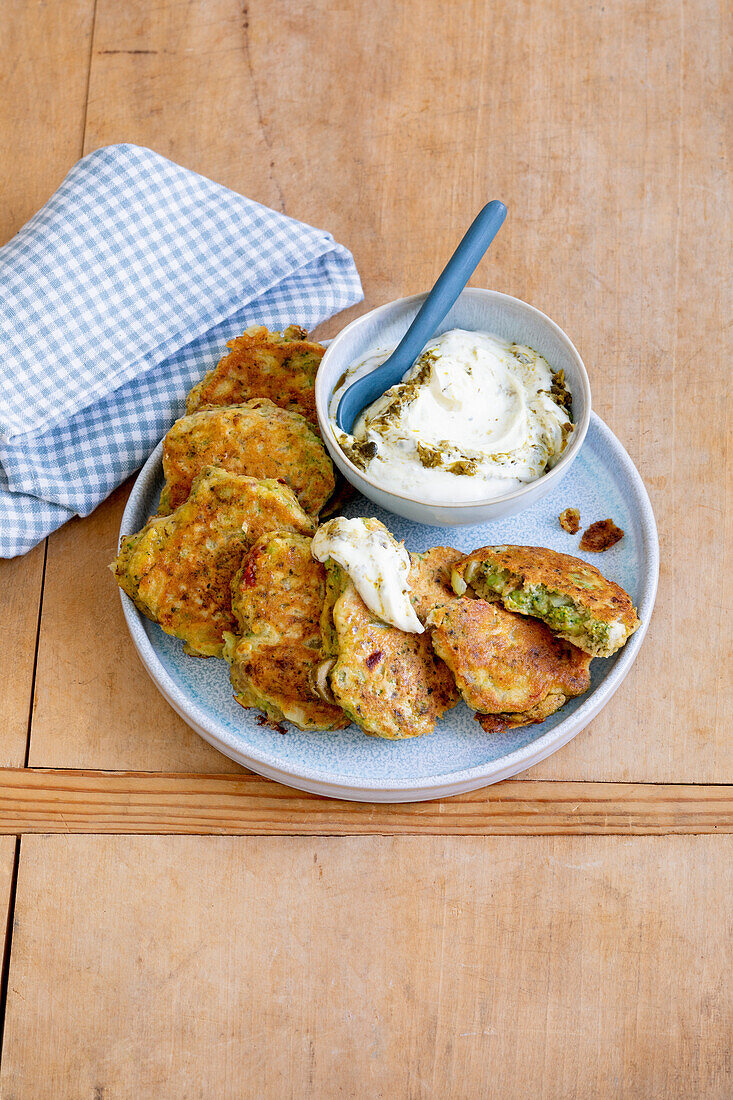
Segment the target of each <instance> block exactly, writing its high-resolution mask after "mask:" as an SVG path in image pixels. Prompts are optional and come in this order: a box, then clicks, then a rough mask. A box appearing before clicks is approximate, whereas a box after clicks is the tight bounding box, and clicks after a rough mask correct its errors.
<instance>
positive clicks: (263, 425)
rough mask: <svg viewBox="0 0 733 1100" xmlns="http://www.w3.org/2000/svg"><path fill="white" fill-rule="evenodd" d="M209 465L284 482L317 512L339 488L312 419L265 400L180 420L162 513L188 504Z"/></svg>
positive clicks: (170, 437) (167, 460)
mask: <svg viewBox="0 0 733 1100" xmlns="http://www.w3.org/2000/svg"><path fill="white" fill-rule="evenodd" d="M204 466H219V467H221V468H222V469H224V470H229V471H230V472H231V473H235V474H249V476H250V477H259V478H268V477H271V478H277V479H278V480H279V479H282V480H283V481H284V482H285V483H286V484H287V485H289V486H290V488H291V489H292V490H293V492H294V493H295V495H296V496H297V498H298V500H299V501H300V503H301V505H302V506H303V508H304V509H305V511H306V512H311V513H317V512H319V511H320V509H321V508H322V506H323V505H324V504H325V502H326V501H327V500H328V498H329V497H330V496H331V494H332V493H333V491H334V486H335V478H334V474H333V465H332V463H331V459H330V458H329V457H328V455H327V454H326V449H325V447H324V446H323V443H322V442H321V440H320V438H319V437H318V436H317V435H316V434H315V432H314V431H313V429H312V428H311V427H310V425H309V424H308V421H307V420H305V418H304V417H302V416H300V415H299V414H298V413H294V412H290V411H289V410H288V409H281V408H279V407H278V406H277V405H274V404H273V403H272V401H269V400H268V399H267V398H265V397H256V398H254V399H253V400H252V401H247V402H246V403H245V404H244V405H230V406H227V407H221V408H207V409H199V411H198V412H195V413H191V414H189V415H188V416H184V417H181V419H180V420H177V421H176V422H175V424H174V425H173V427H172V428H171V429H170V431H169V432H168V434H167V435H166V437H165V440H164V442H163V472H164V474H165V479H166V484H165V488H164V489H163V492H162V494H161V498H160V507H159V508H158V512H159V514H160V515H167V514H168V513H170V512H172V511H173V509H174V508H177V507H178V505H179V504H182V503H183V501H184V500H185V499H186V497H187V496H188V494H189V491H190V489H191V482H192V481H193V479H194V478H195V477H196V474H198V473H199V472H200V470H202V469H203V467H204Z"/></svg>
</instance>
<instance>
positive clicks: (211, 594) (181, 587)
mask: <svg viewBox="0 0 733 1100" xmlns="http://www.w3.org/2000/svg"><path fill="white" fill-rule="evenodd" d="M282 530H285V531H291V532H294V533H297V534H312V533H313V530H314V523H313V520H312V519H311V518H310V516H308V515H306V513H305V512H304V511H303V509H302V508H301V506H300V505H299V504H298V501H297V499H296V497H295V494H294V493H293V491H292V489H289V488H288V487H287V486H286V485H282V484H281V483H280V482H279V481H273V480H258V479H257V478H253V477H247V476H246V475H243V474H232V473H229V472H228V471H227V470H220V469H217V468H215V467H213V466H207V467H204V469H203V470H202V471H201V473H200V474H198V476H197V477H196V478H195V479H194V482H193V484H192V486H191V492H190V493H189V495H188V497H187V499H186V500H185V501H184V503H183V504H180V505H179V506H178V508H176V510H175V511H174V512H172V513H171V515H169V516H154V517H153V518H152V519H149V520H148V522H147V523H146V524H145V526H144V527H143V529H142V531H139V532H138V533H137V534H136V535H130V536H128V537H127V538H124V539H123V540H122V545H121V547H120V553H119V556H118V558H117V560H116V562H114V563H113V570H114V573H115V576H116V577H117V583H118V584H119V585H120V587H121V588H122V589H123V590H124V591H125V592H126V593H127V595H128V596H129V597H130V598H131V599H132V600H134V602H135V605H136V606H137V607H138V608H139V609H140V611H142V613H143V615H146V616H147V617H148V618H149V619H152V620H153V621H154V622H156V623H159V624H160V626H161V627H162V628H163V630H165V632H166V633H167V634H172V635H173V636H174V637H176V638H181V639H182V641H183V642H185V646H184V648H185V650H186V653H189V654H191V655H193V656H196V657H221V656H222V653H223V648H224V637H223V635H224V631H233V630H235V629H236V623H235V620H234V616H233V614H232V600H231V583H232V578H233V577H234V575H235V573H237V571H238V570H239V568H240V566H241V564H242V558H243V556H244V554H245V551H247V550H248V549H249V547H250V546H251V545H252V544H253V543H254V542H255V541H256V540H257V539H258V538H260V536H261V535H263V534H266V533H267V532H270V531H282Z"/></svg>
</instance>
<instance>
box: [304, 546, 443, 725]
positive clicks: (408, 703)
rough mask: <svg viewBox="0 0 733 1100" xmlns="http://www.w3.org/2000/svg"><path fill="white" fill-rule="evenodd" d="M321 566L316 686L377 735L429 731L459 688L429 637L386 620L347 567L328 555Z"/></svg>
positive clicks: (350, 716)
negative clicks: (369, 602) (361, 591)
mask: <svg viewBox="0 0 733 1100" xmlns="http://www.w3.org/2000/svg"><path fill="white" fill-rule="evenodd" d="M326 570H327V573H328V581H327V591H326V600H325V602H324V608H323V616H322V620H321V625H322V634H323V657H324V665H323V667H322V669H321V673H320V689H321V691H322V692H323V693H324V694H325V693H328V695H330V696H331V697H332V698H333V699H335V701H336V702H337V703H338V704H339V706H341V707H343V709H344V710H345V711H346V713H347V715H348V716H349V718H350V719H351V720H352V721H353V722H356V724H357V725H358V726H361V728H362V729H363V730H364V732H365V733H369V734H372V735H373V736H375V737H386V738H390V739H393V740H396V739H400V738H404V737H420V736H421V735H422V734H425V733H431V732H432V731H433V729H434V728H435V723H436V721H437V720H438V719H439V718H440V717H441V716H442V715H443V714H444V713H445V711H446V710H448V709H449V708H450V707H452V706H455V704H456V703H457V701H458V692H457V691H456V686H455V683H454V682H453V677H452V676H451V674H450V672H449V671H448V669H447V668H446V666H445V665H444V664H443V662H442V661H441V660H440V658H439V657H438V656H437V654H436V653H435V651H434V650H433V647H432V645H431V644H430V637H429V635H428V634H427V633H425V634H406V633H404V632H403V631H402V630H398V629H397V628H396V627H394V626H390V625H389V624H387V623H385V622H383V621H382V620H381V619H379V618H377V616H376V615H374V614H372V612H371V611H369V609H368V608H367V606H366V604H365V603H364V601H363V600H362V598H361V596H360V595H359V593H358V592H357V590H356V588H355V586H354V584H353V582H352V581H351V580H350V578H349V576H348V574H347V573H346V572H345V571H343V570H342V569H341V568H340V567H339V566H338V565H336V564H334V563H333V562H331V561H329V562H327V564H326Z"/></svg>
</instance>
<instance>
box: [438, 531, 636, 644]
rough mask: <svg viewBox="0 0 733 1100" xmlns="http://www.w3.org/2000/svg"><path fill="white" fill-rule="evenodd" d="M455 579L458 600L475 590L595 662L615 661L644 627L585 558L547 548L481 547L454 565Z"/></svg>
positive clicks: (618, 592) (623, 594) (626, 598)
mask: <svg viewBox="0 0 733 1100" xmlns="http://www.w3.org/2000/svg"><path fill="white" fill-rule="evenodd" d="M451 580H452V584H453V589H454V591H455V592H457V593H458V595H462V594H463V593H464V592H466V590H467V588H468V587H469V586H470V587H471V588H472V589H473V591H474V592H475V593H476V594H477V595H478V596H480V597H483V599H485V600H498V601H500V602H501V603H503V605H504V607H505V608H506V609H507V610H508V611H516V612H519V614H521V615H530V616H534V617H535V618H537V619H541V620H542V622H544V623H546V625H547V626H548V627H549V628H550V629H551V630H552V632H553V633H554V634H557V635H558V637H560V638H564V639H565V640H566V641H569V642H572V643H573V645H575V646H577V647H578V648H579V649H582V650H583V651H584V652H585V653H589V654H591V656H594V657H610V656H611V655H612V654H613V653H615V652H616V651H617V650H618V649H620V648H621V646H622V645H624V643H625V642H626V640H627V638H629V636H630V635H631V634H633V633H634V631H635V630H636V629H637V627H638V626H639V620H638V618H637V616H636V611H635V610H634V606H633V604H632V602H631V600H630V598H629V596H628V595H627V594H626V592H624V590H623V588H621V587H620V586H619V585H618V584H616V583H615V582H614V581H609V580H607V579H606V578H605V577H604V576H603V575H602V574H601V573H599V572H598V570H597V569H596V568H595V566H593V565H588V564H587V562H584V561H582V560H581V559H580V558H573V557H571V556H570V555H569V554H559V553H557V552H556V551H555V550H548V549H546V548H545V547H542V546H484V547H481V548H480V549H478V550H474V551H473V552H472V553H470V554H468V555H466V557H464V558H463V559H462V560H461V561H459V562H458V563H457V564H456V565H454V566H453V570H452V575H451Z"/></svg>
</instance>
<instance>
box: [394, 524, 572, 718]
mask: <svg viewBox="0 0 733 1100" xmlns="http://www.w3.org/2000/svg"><path fill="white" fill-rule="evenodd" d="M462 558H463V555H462V554H461V553H460V552H459V551H457V550H452V549H450V548H448V547H443V546H439V547H435V548H434V549H433V550H428V551H427V553H425V554H415V555H413V556H412V569H411V570H410V584H411V586H412V589H413V604H414V606H415V610H416V611H417V614H418V615H419V617H420V618H421V620H422V621H424V622H425V625H426V627H427V629H428V630H429V631H430V634H431V639H432V644H433V647H434V649H435V651H436V653H437V654H438V656H439V657H441V658H442V660H443V661H444V662H445V664H446V665H447V666H448V668H449V669H450V670H451V672H452V673H453V676H454V678H455V681H456V684H457V686H458V690H459V691H460V693H461V695H462V697H463V699H464V700H465V702H466V705H467V706H469V707H470V708H471V709H472V710H475V711H476V712H477V714H476V717H477V719H478V721H479V722H480V723H481V725H482V727H483V728H484V729H485V730H486V731H487V732H490V731H491V732H498V731H499V730H502V729H506V728H507V727H516V726H526V725H531V724H532V723H535V722H542V721H544V719H545V718H548V717H549V716H550V715H551V714H554V713H555V711H556V710H558V709H559V708H560V707H561V706H562V705H563V704H564V703H565V702H567V700H568V699H570V698H572V697H574V696H576V695H581V694H582V693H583V692H584V691H586V690H587V689H588V687H589V686H590V667H589V666H590V662H591V657H590V656H589V655H588V654H587V653H583V652H582V651H581V650H579V649H577V648H576V647H575V646H574V645H571V644H570V643H569V642H565V641H563V640H561V639H560V638H557V637H555V636H554V635H553V634H552V632H551V631H550V630H548V628H547V627H546V626H545V625H544V624H543V623H541V622H539V621H538V620H536V619H529V618H525V617H524V616H522V615H517V614H513V613H512V612H510V611H506V610H505V609H504V608H503V607H502V606H501V605H500V604H498V603H489V602H487V601H486V600H482V599H470V598H467V597H466V596H456V595H455V593H454V592H453V590H452V588H451V587H450V576H451V571H452V569H453V568H454V566H455V565H456V563H457V562H458V561H460V560H461V559H462Z"/></svg>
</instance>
